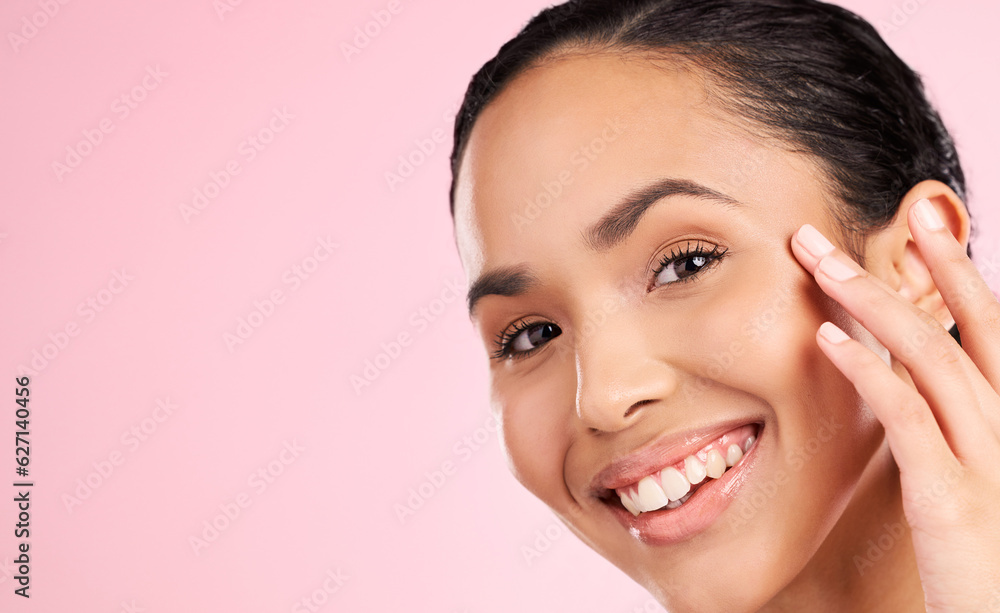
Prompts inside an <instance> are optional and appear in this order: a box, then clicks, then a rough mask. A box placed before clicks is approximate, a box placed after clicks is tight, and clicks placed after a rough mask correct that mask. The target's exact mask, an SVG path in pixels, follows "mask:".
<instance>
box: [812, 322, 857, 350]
mask: <svg viewBox="0 0 1000 613" xmlns="http://www.w3.org/2000/svg"><path fill="white" fill-rule="evenodd" d="M819 333H820V334H821V335H822V336H823V338H825V339H826V340H828V341H830V342H831V343H833V344H834V345H838V344H840V343H843V342H844V341H846V340H848V339H849V338H851V337H849V336H847V335H846V334H844V331H843V330H841V329H840V328H838V327H837V326H835V325H833V324H832V323H830V322H828V321H827V322H824V323H823V325H822V326H820V327H819Z"/></svg>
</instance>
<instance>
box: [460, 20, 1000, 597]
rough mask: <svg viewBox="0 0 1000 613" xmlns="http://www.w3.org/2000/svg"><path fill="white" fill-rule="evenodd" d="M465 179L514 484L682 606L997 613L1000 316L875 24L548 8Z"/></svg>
mask: <svg viewBox="0 0 1000 613" xmlns="http://www.w3.org/2000/svg"><path fill="white" fill-rule="evenodd" d="M609 125H614V126H615V127H616V132H615V134H614V136H615V137H614V138H613V139H610V138H605V137H604V134H605V132H607V130H608V126H609ZM581 151H586V152H587V157H586V161H587V164H585V165H582V164H577V163H574V160H577V159H579V156H580V152H581ZM452 170H453V185H452V191H451V202H452V213H453V215H454V219H455V229H456V238H457V244H458V248H459V252H460V255H461V257H462V261H463V265H464V267H465V271H466V273H467V275H468V276H469V279H470V281H471V283H470V289H469V294H468V302H469V310H470V315H471V317H472V319H473V322H474V324H475V326H476V327H477V329H478V330H479V332H480V334H481V336H482V338H483V340H484V343H485V344H486V347H487V351H488V355H489V359H490V364H491V370H490V372H491V387H492V390H491V398H492V401H493V410H494V412H495V413H496V416H497V418H498V420H499V423H500V424H501V434H502V442H503V447H504V451H505V453H506V455H507V457H508V459H509V464H510V466H511V469H512V470H513V472H514V474H515V476H516V477H517V479H518V480H519V481H520V482H521V483H522V484H523V485H524V486H525V487H526V488H527V489H528V490H530V491H531V492H532V493H533V494H534V495H536V496H537V497H538V498H540V499H541V500H542V501H543V502H545V503H546V504H547V505H548V506H549V507H551V508H552V509H553V510H554V511H555V512H556V513H557V514H558V515H559V516H560V517H561V518H562V520H563V521H564V522H565V523H566V524H567V525H568V526H569V527H570V529H571V530H572V531H573V532H574V533H575V534H577V535H578V536H579V537H580V538H581V539H582V540H583V541H584V542H586V543H587V544H588V545H589V546H590V547H592V548H593V549H594V550H596V551H597V552H598V553H600V554H601V555H603V556H604V557H606V558H607V559H608V560H610V561H611V562H612V563H614V564H615V565H617V566H618V567H620V568H621V569H622V570H624V571H625V572H626V573H628V574H629V575H630V576H631V577H633V578H634V579H635V580H636V581H638V582H639V583H641V584H642V585H643V586H645V587H646V588H647V589H648V590H649V591H650V592H651V593H652V594H653V595H654V596H655V597H656V598H657V600H659V601H660V602H661V603H662V604H663V605H664V606H665V607H667V609H668V610H670V611H721V610H727V611H757V610H775V611H777V610H803V609H808V610H811V611H827V610H829V611H845V610H851V611H860V610H874V609H876V608H879V609H888V610H892V611H923V610H925V608H926V609H927V610H982V609H984V608H986V607H989V606H997V607H998V610H1000V585H998V583H997V582H998V577H1000V560H998V555H1000V554H998V552H1000V528H998V526H1000V516H998V515H1000V511H998V509H1000V505H998V504H997V503H998V502H1000V479H998V478H997V477H996V475H995V471H994V470H993V467H994V466H995V465H996V462H998V461H1000V439H998V432H1000V399H998V396H997V391H996V390H997V388H998V387H1000V350H998V349H997V347H998V346H1000V329H998V328H1000V326H998V325H997V321H1000V305H998V304H997V301H996V299H995V297H994V296H993V295H992V293H991V292H990V291H989V289H988V287H987V286H986V284H985V282H984V281H983V279H982V277H981V276H980V275H979V273H978V271H976V269H975V267H974V266H972V263H971V261H970V260H969V259H968V253H969V250H968V244H969V238H970V228H971V226H970V219H969V214H968V211H967V209H966V207H965V204H964V201H963V199H964V196H965V193H964V192H965V184H964V178H963V173H962V169H961V166H960V165H959V162H958V158H957V155H956V153H955V149H954V146H953V144H952V142H951V138H950V137H949V135H948V133H947V132H946V131H945V129H944V127H943V126H942V123H941V121H940V119H939V117H938V115H937V114H936V112H935V111H934V110H933V109H932V108H931V107H930V105H929V103H928V102H927V100H926V97H925V95H924V92H923V89H922V86H921V83H920V80H919V78H918V77H917V76H916V75H915V74H914V73H913V72H912V71H911V70H910V69H909V68H908V67H907V66H906V65H905V64H904V63H903V62H902V61H901V60H900V59H899V58H898V57H897V56H896V55H895V54H894V53H893V52H892V51H891V50H889V48H888V47H887V46H886V45H885V44H884V42H882V40H881V39H880V38H879V36H878V35H877V34H876V32H875V31H874V30H873V29H872V28H871V27H870V26H869V25H868V24H867V23H866V22H864V21H863V20H861V19H860V18H858V17H856V16H855V15H853V14H851V13H849V12H847V11H845V10H843V9H840V8H838V7H835V6H832V5H828V4H824V3H820V2H813V1H809V0H797V1H796V0H750V1H747V0H698V1H694V0H691V1H682V0H676V1H671V0H627V1H622V0H615V1H611V0H581V1H571V2H568V3H566V4H562V5H559V6H555V7H552V8H550V9H547V10H546V11H544V12H542V13H541V14H539V15H538V16H536V17H535V18H534V19H533V20H532V21H531V22H529V23H528V24H527V25H526V26H525V27H524V29H523V30H522V31H521V32H520V33H519V34H518V36H517V37H515V38H514V39H513V40H512V41H510V42H508V43H507V44H505V45H504V46H503V47H502V48H501V49H500V52H499V53H498V55H497V57H495V58H493V59H492V60H490V61H489V62H487V63H486V65H485V66H484V67H483V68H482V69H481V70H480V71H479V73H477V75H476V76H475V77H474V78H473V80H472V83H471V85H470V87H469V89H468V92H467V94H466V97H465V100H464V104H463V106H462V109H461V111H460V113H459V115H458V120H457V122H456V129H455V144H454V150H453V154H452ZM827 237H829V238H827ZM956 322H957V323H956ZM835 324H836V325H835ZM958 328H961V330H962V332H963V339H962V340H963V341H964V343H963V345H964V347H963V346H960V345H959V343H957V342H956V340H957V339H958V332H957V330H958ZM949 329H951V330H952V335H951V336H949V334H948V330H949ZM845 332H846V334H845ZM952 336H953V337H954V338H952ZM973 450H974V453H973ZM970 518H972V519H970ZM988 519H992V521H985V520H988ZM883 536H886V538H888V539H890V541H891V543H892V546H888V547H884V548H882V549H880V550H879V551H878V552H877V554H878V555H873V554H870V550H871V547H870V546H869V545H870V544H871V543H873V542H874V543H881V542H882V541H883V540H884V539H882V538H881V537H883Z"/></svg>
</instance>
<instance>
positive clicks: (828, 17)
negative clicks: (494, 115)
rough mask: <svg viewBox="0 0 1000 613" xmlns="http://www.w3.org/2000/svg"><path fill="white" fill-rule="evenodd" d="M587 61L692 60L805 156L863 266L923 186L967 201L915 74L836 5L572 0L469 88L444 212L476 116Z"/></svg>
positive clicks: (772, 0) (736, 106) (723, 99)
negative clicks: (560, 60) (553, 71)
mask: <svg viewBox="0 0 1000 613" xmlns="http://www.w3.org/2000/svg"><path fill="white" fill-rule="evenodd" d="M594 51H608V52H619V53H642V54H647V55H648V54H655V55H659V56H661V57H664V58H670V59H675V60H680V61H681V62H682V63H687V64H690V65H691V66H693V67H695V68H697V69H700V70H701V71H702V73H703V74H704V75H706V76H707V77H708V82H709V84H710V85H711V86H713V87H717V88H719V90H720V92H721V93H722V94H724V95H723V96H719V97H718V98H719V100H718V102H719V103H720V104H721V105H722V106H723V108H725V109H726V110H728V111H730V112H732V113H733V114H734V115H736V116H741V117H745V118H747V119H750V120H751V121H752V122H753V123H754V124H756V125H758V126H759V127H761V128H762V129H763V130H764V131H765V132H766V134H767V135H769V136H775V137H778V138H780V139H781V140H782V141H784V142H785V143H786V144H787V145H788V146H790V147H791V148H792V149H793V150H795V151H800V152H803V153H806V154H809V155H811V156H813V157H814V159H815V160H816V161H817V162H818V163H819V164H820V166H821V168H822V169H823V171H824V172H825V173H826V175H827V178H828V180H829V185H830V187H831V192H832V193H833V195H834V196H836V197H837V199H838V200H839V202H838V205H837V206H836V207H835V210H834V211H833V214H834V215H835V216H836V218H837V219H838V221H840V222H841V224H843V226H844V229H845V232H844V235H843V238H844V239H845V242H846V244H847V247H848V250H849V251H850V252H851V254H852V255H854V256H855V257H856V258H857V259H858V260H859V261H860V262H862V263H863V262H864V250H863V248H864V239H865V238H866V237H867V236H868V235H869V234H870V233H871V232H874V231H877V230H879V229H881V228H884V227H885V226H886V225H888V224H889V222H891V221H892V219H893V217H894V216H895V214H896V212H897V211H898V209H899V205H900V201H901V200H902V197H903V196H904V195H905V194H906V192H907V191H909V189H910V188H911V187H913V186H914V185H916V184H917V183H919V182H920V181H923V180H925V179H937V180H939V181H941V182H943V183H945V184H946V185H948V186H949V187H951V189H952V190H954V191H955V193H956V194H957V195H958V196H959V197H960V198H962V199H963V200H965V198H966V187H965V176H964V174H963V172H962V167H961V165H960V164H959V160H958V154H957V152H956V151H955V145H954V143H953V141H952V139H951V136H949V134H948V131H947V130H946V129H945V127H944V125H943V124H942V122H941V118H940V117H939V116H938V114H937V112H936V111H935V110H934V108H933V107H932V106H931V104H930V102H929V101H928V100H927V97H926V95H925V93H924V88H923V84H922V83H921V80H920V77H919V76H918V75H917V74H916V73H915V72H914V71H913V70H912V69H910V68H909V66H907V65H906V64H905V63H904V62H903V61H902V60H901V59H900V58H899V57H898V56H897V55H896V54H895V53H894V52H893V51H892V50H891V49H890V48H889V47H888V46H887V45H886V44H885V42H884V41H883V40H882V38H881V37H880V36H879V35H878V33H877V32H876V31H875V29H874V28H873V27H872V26H871V25H870V24H869V23H868V22H866V21H865V20H864V19H862V18H861V17H858V16H857V15H855V14H854V13H851V12H850V11H847V10H846V9H843V8H840V7H838V6H834V5H831V4H826V3H823V2H818V1H816V0H569V1H568V2H565V3H563V4H560V5H557V6H552V7H550V8H547V9H545V10H544V11H542V12H541V13H539V14H538V15H536V16H535V17H534V18H532V19H531V21H529V22H528V23H527V24H526V25H525V26H524V28H522V29H521V31H520V32H519V33H518V34H517V36H515V37H514V38H513V39H511V40H510V41H508V42H507V43H506V44H504V45H503V46H502V47H501V48H500V51H499V52H498V53H497V55H496V57H494V58H493V59H491V60H490V61H488V62H486V64H485V65H483V67H482V68H481V69H480V70H479V72H477V73H476V74H475V76H474V77H473V78H472V82H471V83H470V84H469V88H468V90H467V91H466V94H465V99H464V101H463V103H462V107H461V109H460V110H459V112H458V115H457V116H456V119H455V137H454V148H453V149H452V153H451V171H452V184H451V190H450V193H449V200H450V204H451V213H452V216H454V214H455V184H456V181H457V178H458V172H459V165H460V162H461V159H462V154H463V152H464V149H465V145H466V143H467V142H468V139H469V135H470V133H471V131H472V128H473V125H474V124H475V121H476V118H477V117H478V116H479V113H480V112H481V111H482V110H483V108H484V107H485V106H486V105H487V104H489V103H490V101H491V100H493V99H494V98H495V97H496V96H497V95H498V94H499V92H500V91H501V90H502V89H503V88H504V86H506V85H507V84H509V83H510V82H511V81H512V80H513V79H514V78H515V77H517V76H518V75H520V74H521V73H523V72H524V71H525V70H528V69H530V68H532V67H535V66H538V65H540V64H542V63H543V62H545V61H546V60H548V59H551V58H555V57H559V56H562V55H567V54H570V55H571V54H573V53H581V52H594ZM969 254H970V255H971V249H970V251H969Z"/></svg>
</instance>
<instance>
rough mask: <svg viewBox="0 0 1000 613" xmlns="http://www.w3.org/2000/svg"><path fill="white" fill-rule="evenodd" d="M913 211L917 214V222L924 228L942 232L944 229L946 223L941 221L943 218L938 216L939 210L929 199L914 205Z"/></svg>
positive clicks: (923, 199) (921, 200)
mask: <svg viewBox="0 0 1000 613" xmlns="http://www.w3.org/2000/svg"><path fill="white" fill-rule="evenodd" d="M913 209H914V212H915V213H916V214H917V221H919V222H920V225H922V226H923V227H924V228H926V229H928V230H940V229H941V228H943V227H944V222H943V221H941V216H940V215H938V212H937V209H935V208H934V205H933V204H931V201H930V200H928V199H927V198H922V199H920V200H918V201H917V203H916V204H914V205H913Z"/></svg>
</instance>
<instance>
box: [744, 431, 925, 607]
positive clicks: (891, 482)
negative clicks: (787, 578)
mask: <svg viewBox="0 0 1000 613" xmlns="http://www.w3.org/2000/svg"><path fill="white" fill-rule="evenodd" d="M802 610H808V611H814V612H816V613H825V612H827V611H830V612H834V611H894V612H899V613H911V612H912V613H916V612H919V613H924V611H925V608H924V594H923V589H922V587H921V585H920V576H919V575H918V573H917V563H916V557H915V556H914V553H913V543H912V540H911V538H910V527H909V525H908V524H907V522H906V519H905V517H904V515H903V504H902V496H901V491H900V484H899V469H898V468H897V466H896V463H895V461H894V460H893V459H892V455H891V454H890V452H889V447H888V444H886V443H885V441H883V443H882V445H881V446H880V447H879V449H878V451H876V452H875V454H874V455H873V456H872V460H871V462H869V464H868V467H867V468H866V469H865V472H864V473H863V474H862V476H861V480H860V481H859V482H858V487H857V489H856V490H855V493H854V496H853V497H852V498H851V501H850V503H848V506H847V508H846V509H845V510H844V513H843V515H842V516H841V518H840V520H839V521H838V522H837V524H836V526H834V528H833V530H832V531H831V532H830V534H829V536H828V537H827V538H826V540H825V541H824V542H823V544H822V545H821V546H820V548H819V550H817V552H816V554H815V555H814V556H813V557H812V559H811V560H810V562H809V564H808V565H806V567H805V568H804V569H803V570H802V572H801V573H799V575H798V576H797V577H796V578H795V579H793V580H792V582H791V583H789V584H788V585H787V586H786V587H785V589H784V590H782V591H781V592H780V593H779V594H778V595H777V596H775V598H774V599H772V600H771V602H769V603H768V604H767V605H766V606H765V607H764V608H762V609H761V611H769V612H784V611H802Z"/></svg>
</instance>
